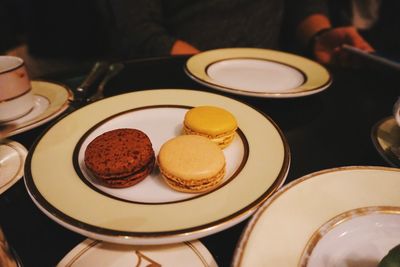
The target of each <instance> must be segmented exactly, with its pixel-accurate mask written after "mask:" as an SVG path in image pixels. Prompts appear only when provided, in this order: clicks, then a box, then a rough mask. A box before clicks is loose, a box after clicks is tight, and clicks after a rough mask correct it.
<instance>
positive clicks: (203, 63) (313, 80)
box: [185, 48, 332, 98]
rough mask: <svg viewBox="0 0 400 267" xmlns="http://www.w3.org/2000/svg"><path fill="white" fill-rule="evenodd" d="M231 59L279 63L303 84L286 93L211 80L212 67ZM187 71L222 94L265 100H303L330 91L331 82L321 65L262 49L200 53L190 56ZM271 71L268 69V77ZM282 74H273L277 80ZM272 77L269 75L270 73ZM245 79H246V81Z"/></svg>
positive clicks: (285, 91) (299, 57)
mask: <svg viewBox="0 0 400 267" xmlns="http://www.w3.org/2000/svg"><path fill="white" fill-rule="evenodd" d="M231 60H254V61H255V62H256V61H260V62H261V61H264V62H265V63H268V62H269V63H271V64H276V65H277V66H282V67H286V68H287V69H292V70H293V71H296V72H298V73H299V74H301V75H302V76H303V82H302V83H301V84H300V85H298V86H295V88H288V89H287V90H284V91H281V92H276V91H274V90H271V88H265V89H263V90H260V91H258V90H252V89H251V88H239V87H234V86H227V85H225V84H223V83H222V82H220V81H217V80H215V79H213V78H212V77H210V75H209V73H208V69H209V68H210V66H212V65H213V64H216V63H219V62H226V63H229V61H231ZM185 72H186V73H187V74H188V76H189V77H190V78H192V79H193V80H195V81H197V82H199V83H201V84H203V85H205V86H207V87H211V88H214V89H217V90H220V91H225V92H229V93H233V94H239V95H248V96H254V97H265V98H288V97H301V96H307V95H311V94H315V93H318V92H321V91H323V90H325V89H326V88H328V87H329V86H330V84H331V83H332V77H331V75H330V73H329V71H328V70H327V69H326V68H325V67H324V66H322V65H321V64H319V63H317V62H315V61H312V60H310V59H307V58H305V57H301V56H298V55H294V54H291V53H286V52H281V51H276V50H269V49H261V48H222V49H215V50H209V51H205V52H201V53H199V54H196V55H194V56H192V57H190V58H189V59H188V60H187V62H186V65H185ZM267 73H268V70H266V75H267ZM277 74H279V71H276V72H274V73H271V74H270V75H273V77H274V79H277V76H276V75H277ZM268 75H269V74H268ZM245 78H246V77H243V79H245Z"/></svg>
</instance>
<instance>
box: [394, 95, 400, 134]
mask: <svg viewBox="0 0 400 267" xmlns="http://www.w3.org/2000/svg"><path fill="white" fill-rule="evenodd" d="M393 116H394V118H395V120H396V123H397V125H398V126H399V127H400V97H399V98H398V99H397V101H396V103H395V104H394V106H393Z"/></svg>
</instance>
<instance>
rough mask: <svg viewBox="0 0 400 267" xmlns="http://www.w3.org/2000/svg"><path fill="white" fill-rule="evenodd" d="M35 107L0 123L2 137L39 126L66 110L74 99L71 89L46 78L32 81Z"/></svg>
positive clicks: (0, 135) (0, 136)
mask: <svg viewBox="0 0 400 267" xmlns="http://www.w3.org/2000/svg"><path fill="white" fill-rule="evenodd" d="M31 86H32V92H33V95H34V101H35V103H34V106H33V109H32V110H31V111H30V112H28V113H27V114H25V115H24V116H22V117H21V118H18V119H16V120H13V121H8V122H6V123H1V124H0V138H6V137H10V136H13V135H16V134H19V133H22V132H25V131H28V130H31V129H33V128H35V127H38V126H40V125H42V124H44V123H46V122H48V121H50V120H52V119H54V118H55V117H57V116H58V115H60V114H61V113H62V112H63V111H65V110H66V109H67V108H68V106H69V103H70V101H71V100H72V98H73V96H72V92H71V90H70V89H69V88H68V87H67V86H65V85H62V84H58V83H53V82H49V81H44V80H33V81H31Z"/></svg>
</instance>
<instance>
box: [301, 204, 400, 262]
mask: <svg viewBox="0 0 400 267" xmlns="http://www.w3.org/2000/svg"><path fill="white" fill-rule="evenodd" d="M399 212H400V209H399V208H395V207H390V208H389V207H371V208H362V209H356V210H352V211H350V212H346V213H344V214H341V215H340V216H337V217H335V218H334V219H332V220H330V221H329V222H327V223H326V224H324V225H323V226H322V227H321V228H320V229H319V230H318V231H317V232H316V233H315V234H314V238H312V239H311V240H310V241H309V245H308V247H307V248H306V249H305V253H304V254H303V257H302V261H301V266H307V267H320V266H325V267H347V266H350V267H351V266H363V267H376V266H377V265H378V263H379V262H380V260H381V259H382V258H383V257H384V256H385V255H386V254H387V253H388V251H389V250H390V249H392V248H393V247H395V246H396V245H398V244H400V214H399Z"/></svg>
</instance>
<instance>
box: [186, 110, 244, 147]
mask: <svg viewBox="0 0 400 267" xmlns="http://www.w3.org/2000/svg"><path fill="white" fill-rule="evenodd" d="M237 127H238V124H237V121H236V118H235V117H234V116H233V114H232V113H230V112H229V111H227V110H226V109H223V108H220V107H215V106H198V107H194V108H192V109H190V110H188V111H187V112H186V114H185V118H184V121H183V133H184V134H193V135H201V136H204V137H207V138H209V139H210V140H211V141H213V142H215V143H216V144H218V146H219V147H220V148H225V147H227V146H228V145H229V144H230V143H231V142H232V141H233V139H234V137H235V132H236V129H237Z"/></svg>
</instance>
